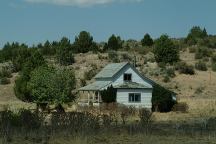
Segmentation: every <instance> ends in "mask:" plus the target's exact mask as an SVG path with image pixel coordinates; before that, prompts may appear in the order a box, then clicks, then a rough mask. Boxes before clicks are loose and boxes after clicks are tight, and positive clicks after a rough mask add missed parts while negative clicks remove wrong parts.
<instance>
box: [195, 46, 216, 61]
mask: <svg viewBox="0 0 216 144" xmlns="http://www.w3.org/2000/svg"><path fill="white" fill-rule="evenodd" d="M211 55H212V51H211V50H210V49H209V48H206V47H202V48H198V49H197V50H196V52H195V59H202V58H203V57H210V56H211Z"/></svg>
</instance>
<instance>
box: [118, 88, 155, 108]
mask: <svg viewBox="0 0 216 144" xmlns="http://www.w3.org/2000/svg"><path fill="white" fill-rule="evenodd" d="M129 93H141V102H139V103H132V102H129ZM151 99H152V89H118V90H117V99H116V101H117V103H120V104H124V105H127V106H135V107H137V108H138V107H145V108H149V109H151V108H152V102H151Z"/></svg>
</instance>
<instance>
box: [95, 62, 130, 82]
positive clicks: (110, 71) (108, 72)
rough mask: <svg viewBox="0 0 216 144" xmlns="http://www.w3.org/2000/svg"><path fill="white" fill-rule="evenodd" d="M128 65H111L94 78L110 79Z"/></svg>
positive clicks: (125, 63)
mask: <svg viewBox="0 0 216 144" xmlns="http://www.w3.org/2000/svg"><path fill="white" fill-rule="evenodd" d="M128 64H129V63H127V62H124V63H112V64H108V65H107V66H105V67H104V68H103V69H102V70H101V71H100V72H99V73H98V74H97V75H96V76H95V78H96V79H97V78H112V77H114V76H115V74H116V73H118V72H119V71H120V70H121V69H122V68H124V67H125V66H126V65H128Z"/></svg>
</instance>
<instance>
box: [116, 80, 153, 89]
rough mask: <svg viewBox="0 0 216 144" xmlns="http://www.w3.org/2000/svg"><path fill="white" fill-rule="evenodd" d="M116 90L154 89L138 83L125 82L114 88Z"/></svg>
mask: <svg viewBox="0 0 216 144" xmlns="http://www.w3.org/2000/svg"><path fill="white" fill-rule="evenodd" d="M114 88H119V89H143V88H152V87H148V86H145V85H143V84H140V83H136V82H125V83H123V84H120V85H116V86H114Z"/></svg>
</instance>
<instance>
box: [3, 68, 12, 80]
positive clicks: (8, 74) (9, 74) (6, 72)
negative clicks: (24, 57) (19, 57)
mask: <svg viewBox="0 0 216 144" xmlns="http://www.w3.org/2000/svg"><path fill="white" fill-rule="evenodd" d="M0 77H7V78H11V77H12V71H11V70H10V69H9V68H8V67H5V66H4V67H2V68H1V69H0Z"/></svg>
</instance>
